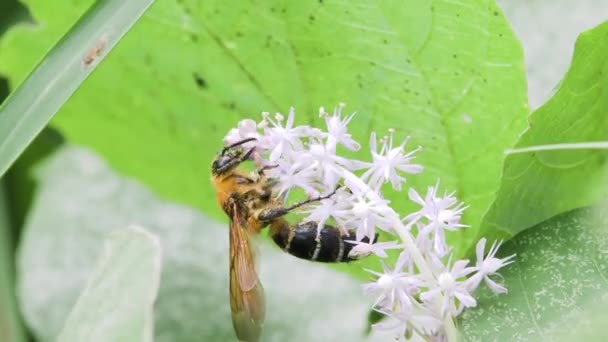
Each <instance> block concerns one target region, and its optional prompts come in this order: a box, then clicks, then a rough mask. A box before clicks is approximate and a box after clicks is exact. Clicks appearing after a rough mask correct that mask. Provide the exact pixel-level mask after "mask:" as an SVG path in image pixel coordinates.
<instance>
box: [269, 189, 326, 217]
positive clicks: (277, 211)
mask: <svg viewBox="0 0 608 342" xmlns="http://www.w3.org/2000/svg"><path fill="white" fill-rule="evenodd" d="M336 191H338V188H336V189H335V190H334V191H332V193H331V194H329V195H325V196H319V197H315V198H309V199H307V200H304V201H301V202H298V203H295V204H293V205H290V206H289V207H274V208H268V209H264V210H262V211H260V212H259V213H258V215H257V216H258V220H260V221H264V222H269V221H272V220H274V219H277V218H279V217H281V216H284V215H287V213H289V212H290V211H292V210H294V209H296V208H299V207H301V206H303V205H306V204H309V203H312V202H318V201H322V200H324V199H328V198H330V197H331V196H333V195H335V194H336Z"/></svg>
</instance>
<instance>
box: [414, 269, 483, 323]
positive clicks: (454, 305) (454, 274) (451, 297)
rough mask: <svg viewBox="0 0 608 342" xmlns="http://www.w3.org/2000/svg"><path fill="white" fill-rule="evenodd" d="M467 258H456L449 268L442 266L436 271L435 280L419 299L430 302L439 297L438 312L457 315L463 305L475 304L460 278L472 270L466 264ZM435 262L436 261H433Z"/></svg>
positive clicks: (470, 305)
mask: <svg viewBox="0 0 608 342" xmlns="http://www.w3.org/2000/svg"><path fill="white" fill-rule="evenodd" d="M468 263H469V261H468V260H458V261H456V262H455V263H454V266H453V267H452V269H451V270H448V269H447V268H444V269H443V271H441V272H438V275H437V281H436V282H430V283H429V284H427V285H428V288H429V290H428V291H426V292H423V293H422V294H421V295H420V299H422V300H423V301H425V302H431V301H432V300H434V299H435V298H441V303H440V304H441V306H440V313H441V316H442V317H443V316H444V315H450V314H451V315H458V314H460V313H461V312H462V310H463V309H464V308H465V307H473V306H475V305H477V301H476V300H475V298H473V297H472V296H471V294H470V293H469V290H468V288H467V285H466V282H465V281H463V280H461V279H462V278H464V277H466V276H467V275H468V274H470V273H471V272H473V270H472V268H471V267H466V266H467V265H468ZM435 264H437V262H435Z"/></svg>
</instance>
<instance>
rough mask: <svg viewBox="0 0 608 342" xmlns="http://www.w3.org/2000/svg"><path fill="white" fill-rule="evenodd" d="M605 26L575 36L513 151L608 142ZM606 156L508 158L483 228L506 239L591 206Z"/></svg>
mask: <svg viewBox="0 0 608 342" xmlns="http://www.w3.org/2000/svg"><path fill="white" fill-rule="evenodd" d="M607 74H608V22H607V23H604V24H602V25H599V26H598V27H596V28H594V29H592V30H590V31H587V32H585V33H583V34H581V35H580V37H579V39H578V40H577V42H576V47H575V51H574V57H573V59H572V65H571V67H570V70H569V71H568V73H567V74H566V76H565V77H564V79H563V80H562V82H561V84H560V86H559V89H558V90H557V92H556V94H555V95H554V96H553V97H552V98H551V99H550V100H549V101H547V103H545V104H544V105H543V106H542V107H540V108H539V109H538V110H536V111H535V112H534V113H533V114H532V117H531V120H530V128H529V129H528V130H527V131H526V133H525V134H524V135H523V136H522V137H521V139H520V140H519V142H518V143H517V145H516V147H518V148H519V147H526V146H535V145H545V144H555V143H576V142H588V141H606V140H608V119H607V116H606V108H607V107H608V78H606V75H607ZM606 160H608V151H606V150H558V151H543V152H534V153H523V154H516V155H511V156H509V157H508V158H507V160H506V161H505V168H504V177H503V180H502V184H501V187H500V191H499V192H498V196H497V199H496V202H495V203H494V204H493V205H492V208H491V209H490V211H489V212H488V214H487V215H486V216H485V218H484V221H483V226H484V227H486V228H485V229H486V230H487V231H488V232H489V233H492V232H493V234H499V235H500V236H503V237H510V236H513V235H515V234H517V233H518V232H520V231H522V230H524V229H526V228H528V227H531V226H533V225H535V224H538V223H539V222H542V221H544V220H546V219H548V218H550V217H552V216H554V215H557V214H559V213H562V212H565V211H568V210H571V209H574V208H579V207H583V206H587V205H590V204H592V203H594V202H595V201H596V200H597V199H598V198H599V197H601V196H602V195H603V194H606V188H605V187H603V186H601V185H602V184H605V181H606Z"/></svg>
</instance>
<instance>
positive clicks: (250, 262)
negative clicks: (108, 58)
mask: <svg viewBox="0 0 608 342" xmlns="http://www.w3.org/2000/svg"><path fill="white" fill-rule="evenodd" d="M254 140H255V138H249V139H245V140H242V141H239V142H236V143H234V144H232V145H229V146H226V147H224V148H223V149H222V150H221V152H220V153H219V154H218V156H217V157H216V159H215V160H214V161H213V164H212V165H211V174H212V182H213V184H214V186H215V189H216V192H217V201H218V204H219V205H220V206H221V208H222V209H223V210H224V212H225V213H226V215H228V217H229V219H230V228H229V230H230V233H229V234H230V272H229V274H230V308H231V311H232V323H233V327H234V330H235V332H236V335H237V337H238V338H239V340H240V341H246V342H252V341H258V340H259V337H260V334H261V331H262V325H263V322H264V316H265V309H264V291H263V288H262V284H261V283H260V280H259V278H258V272H257V270H256V261H255V255H254V254H255V253H254V247H253V246H252V239H251V237H252V236H254V235H256V234H258V233H260V231H261V230H262V229H263V228H265V227H267V226H269V227H270V229H269V233H270V236H271V238H272V240H273V241H274V242H275V243H276V244H277V245H278V246H279V247H280V248H281V249H282V250H284V251H285V252H287V253H289V254H292V255H294V256H296V257H298V258H302V259H307V260H311V261H320V262H348V261H351V260H353V258H350V257H349V252H350V251H351V249H352V248H353V247H354V245H352V244H350V243H348V242H346V241H345V240H355V232H354V231H353V232H350V233H348V234H342V233H341V232H340V230H338V229H336V228H335V227H332V226H330V225H324V226H323V227H319V225H318V224H317V222H303V223H298V224H295V225H291V224H290V223H289V222H288V221H287V220H286V219H285V217H284V216H285V215H287V214H288V213H289V212H291V211H292V210H294V209H296V208H299V207H302V206H304V205H306V204H309V203H312V202H316V201H320V200H323V199H326V198H329V197H330V196H332V195H333V194H335V190H334V192H333V193H331V194H329V195H327V196H320V197H316V198H311V199H307V200H304V201H301V202H298V203H295V204H293V205H290V206H285V205H284V204H283V203H282V201H281V200H279V199H277V198H276V196H273V195H274V194H273V186H274V185H275V184H276V181H274V180H273V179H269V178H268V177H266V175H265V173H264V171H266V170H268V169H269V168H272V167H274V166H265V167H262V168H260V169H258V170H257V171H256V172H255V173H254V174H253V175H248V174H247V173H246V172H244V171H243V170H241V169H240V168H239V166H240V165H241V164H242V163H243V162H245V161H247V160H249V159H251V157H252V154H253V153H254V151H255V147H252V148H249V149H244V148H243V147H242V146H243V145H244V144H246V143H248V142H251V141H254ZM319 229H320V230H319ZM376 239H377V236H376V237H375V238H374V242H375V240H376ZM365 242H369V240H366V241H365Z"/></svg>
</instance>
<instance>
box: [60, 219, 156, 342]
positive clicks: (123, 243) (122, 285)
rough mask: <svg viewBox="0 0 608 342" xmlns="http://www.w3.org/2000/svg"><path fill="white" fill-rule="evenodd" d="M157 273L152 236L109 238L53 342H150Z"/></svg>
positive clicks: (133, 231)
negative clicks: (56, 338)
mask: <svg viewBox="0 0 608 342" xmlns="http://www.w3.org/2000/svg"><path fill="white" fill-rule="evenodd" d="M160 271H161V248H160V243H159V241H158V238H157V237H156V236H154V235H152V234H150V233H148V232H146V231H145V230H143V229H142V228H140V227H137V226H131V227H129V228H127V229H122V230H119V231H116V232H114V233H112V234H110V236H109V237H108V239H107V240H106V245H105V248H104V251H103V254H102V256H101V258H100V260H99V262H98V264H97V267H96V268H95V270H94V271H93V275H92V276H91V278H90V279H89V281H88V283H87V285H86V287H85V288H84V290H83V291H82V293H81V295H80V297H79V298H78V301H77V302H76V305H75V306H74V308H73V309H72V312H71V313H70V315H69V316H68V319H67V321H66V323H65V326H64V328H63V331H62V333H61V334H60V335H59V338H58V341H59V342H71V341H74V342H79V341H91V342H94V341H100V342H101V341H104V342H106V341H113V342H119V341H125V342H127V341H128V342H131V341H133V342H136V341H142V342H144V341H150V342H151V341H152V338H153V333H154V319H153V318H154V316H153V314H154V312H153V308H154V300H155V299H156V294H157V292H158V287H159V282H160Z"/></svg>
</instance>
